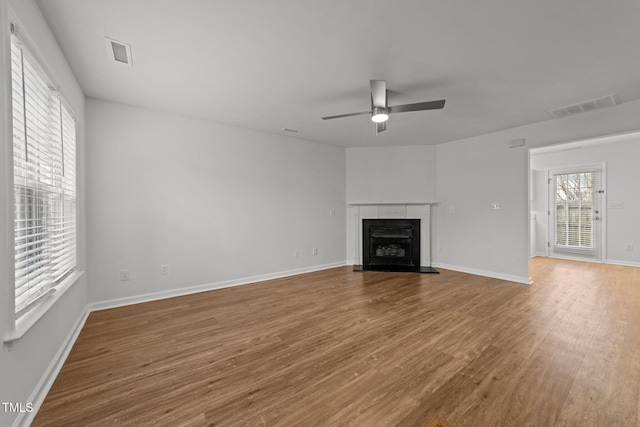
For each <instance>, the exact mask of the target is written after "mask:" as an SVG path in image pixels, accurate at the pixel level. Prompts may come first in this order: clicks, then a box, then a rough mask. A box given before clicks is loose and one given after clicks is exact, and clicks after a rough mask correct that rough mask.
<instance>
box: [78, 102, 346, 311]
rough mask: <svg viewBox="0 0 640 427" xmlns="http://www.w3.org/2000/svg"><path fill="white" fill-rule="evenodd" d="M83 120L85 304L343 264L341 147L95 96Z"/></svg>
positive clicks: (343, 192)
mask: <svg viewBox="0 0 640 427" xmlns="http://www.w3.org/2000/svg"><path fill="white" fill-rule="evenodd" d="M87 118H88V119H87V120H88V124H87V140H88V141H89V144H88V148H87V167H88V170H89V173H88V182H87V185H88V219H89V223H88V235H89V241H90V247H89V267H90V268H89V271H90V298H91V300H92V301H105V300H113V299H118V298H125V297H132V296H139V295H142V294H149V293H158V292H167V291H175V290H179V289H184V288H188V287H192V286H200V285H209V284H221V283H227V282H234V281H238V280H242V279H244V278H251V277H256V276H258V277H262V276H264V275H274V274H276V275H277V274H288V273H291V272H296V271H304V270H305V269H313V268H321V267H323V266H329V265H337V264H340V265H343V264H344V260H345V245H344V241H345V205H346V199H345V187H346V184H345V160H344V159H345V154H344V149H343V148H338V147H334V146H329V145H323V144H318V143H312V142H306V141H303V140H300V139H293V138H288V137H283V136H275V135H267V134H263V133H259V132H254V131H250V130H245V129H239V128H234V127H230V126H224V125H219V124H215V123H211V122H207V121H203V120H196V119H191V118H187V117H181V116H176V115H171V114H165V113H159V112H155V111H151V110H145V109H140V108H134V107H129V106H125V105H121V104H115V103H111V102H106V101H100V100H95V99H88V100H87ZM331 209H333V210H334V211H335V216H330V210H331ZM314 247H316V248H318V255H316V256H314V255H312V248H314ZM296 249H297V250H299V253H300V256H299V258H294V256H293V254H294V250H296ZM161 265H168V266H169V274H168V275H166V276H163V275H161V274H160V266H161ZM124 269H126V270H130V278H131V279H130V280H129V281H127V282H121V281H120V280H119V271H120V270H124Z"/></svg>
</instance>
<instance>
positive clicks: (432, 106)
mask: <svg viewBox="0 0 640 427" xmlns="http://www.w3.org/2000/svg"><path fill="white" fill-rule="evenodd" d="M369 84H370V86H371V110H370V111H361V112H358V113H348V114H340V115H337V116H327V117H323V118H322V120H330V119H339V118H342V117H351V116H361V115H365V114H371V121H372V122H374V123H375V124H376V128H375V129H376V135H377V134H379V133H380V132H383V131H385V130H387V124H386V121H387V120H389V114H391V113H406V112H409V111H423V110H439V109H441V108H444V103H445V100H444V99H441V100H439V101H429V102H418V103H415V104H403V105H395V106H393V107H387V82H386V81H384V80H370V81H369Z"/></svg>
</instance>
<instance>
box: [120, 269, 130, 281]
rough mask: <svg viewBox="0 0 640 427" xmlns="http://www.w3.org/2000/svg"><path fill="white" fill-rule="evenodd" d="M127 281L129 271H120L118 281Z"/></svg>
mask: <svg viewBox="0 0 640 427" xmlns="http://www.w3.org/2000/svg"><path fill="white" fill-rule="evenodd" d="M128 280H129V270H120V281H121V282H127V281H128Z"/></svg>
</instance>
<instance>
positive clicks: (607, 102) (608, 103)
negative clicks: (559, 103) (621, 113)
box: [547, 93, 618, 119]
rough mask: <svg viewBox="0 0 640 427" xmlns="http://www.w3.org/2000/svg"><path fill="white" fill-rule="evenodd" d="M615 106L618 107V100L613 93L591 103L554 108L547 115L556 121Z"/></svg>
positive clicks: (592, 100) (590, 101)
mask: <svg viewBox="0 0 640 427" xmlns="http://www.w3.org/2000/svg"><path fill="white" fill-rule="evenodd" d="M614 105H618V100H617V98H616V94H615V93H612V94H611V95H606V96H603V97H600V98H596V99H590V100H589V101H584V102H580V103H578V104H571V105H567V106H564V107H560V108H554V109H553V110H547V113H549V114H550V115H551V117H553V118H554V119H560V118H562V117H567V116H573V115H575V114H580V113H586V112H588V111H593V110H599V109H600V108H607V107H613V106H614Z"/></svg>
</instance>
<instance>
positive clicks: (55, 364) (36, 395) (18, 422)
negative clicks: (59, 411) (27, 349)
mask: <svg viewBox="0 0 640 427" xmlns="http://www.w3.org/2000/svg"><path fill="white" fill-rule="evenodd" d="M89 313H90V311H89V306H88V305H87V306H85V308H84V310H82V312H81V313H80V316H78V320H76V323H75V324H74V325H73V327H72V328H71V330H70V331H69V333H68V334H67V336H66V338H65V339H64V341H63V342H62V345H61V346H60V348H59V349H58V351H57V352H56V355H55V357H54V358H53V360H52V361H51V363H50V364H49V366H48V367H47V370H46V371H45V372H44V375H43V376H42V378H40V381H38V384H37V386H36V388H35V389H34V390H33V393H31V396H30V397H29V400H28V402H30V403H32V404H33V411H31V412H21V413H20V414H19V415H18V416H17V417H16V419H15V421H14V422H13V427H19V426H29V425H31V423H32V422H33V420H34V418H35V416H36V414H37V413H38V410H39V409H40V406H42V403H43V402H44V399H45V398H46V397H47V394H48V393H49V390H50V389H51V386H52V385H53V382H54V381H55V380H56V377H57V376H58V374H59V373H60V370H61V369H62V365H64V362H65V361H66V360H67V357H68V356H69V353H70V352H71V349H72V348H73V345H74V344H75V342H76V339H78V335H80V331H82V327H83V326H84V324H85V322H86V321H87V317H89Z"/></svg>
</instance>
